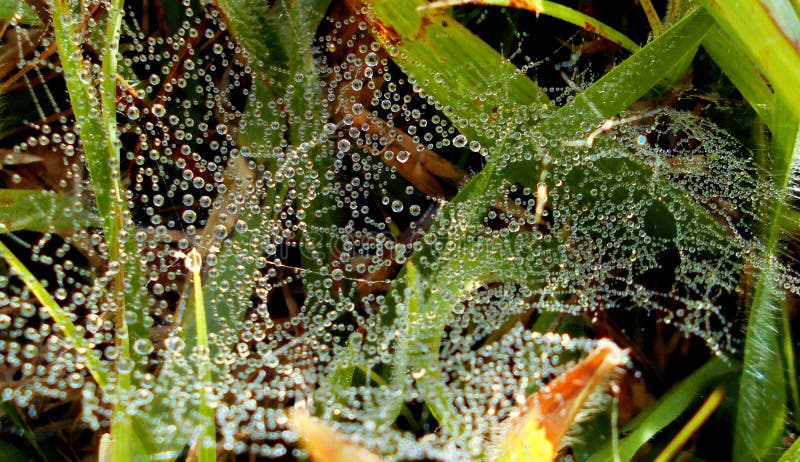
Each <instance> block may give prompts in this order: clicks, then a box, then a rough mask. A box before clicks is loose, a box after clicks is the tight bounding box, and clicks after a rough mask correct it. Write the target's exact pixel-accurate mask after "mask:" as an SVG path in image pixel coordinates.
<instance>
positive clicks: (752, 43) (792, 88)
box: [700, 0, 800, 119]
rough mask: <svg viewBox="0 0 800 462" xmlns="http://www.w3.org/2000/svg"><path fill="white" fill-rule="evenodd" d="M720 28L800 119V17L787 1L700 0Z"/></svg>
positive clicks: (794, 115)
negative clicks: (798, 91) (799, 90)
mask: <svg viewBox="0 0 800 462" xmlns="http://www.w3.org/2000/svg"><path fill="white" fill-rule="evenodd" d="M700 3H701V4H702V5H703V6H704V7H705V8H706V9H707V10H708V11H709V13H710V14H711V15H712V16H713V17H714V20H715V21H716V22H717V23H718V24H719V25H720V28H721V29H722V30H723V31H724V32H725V33H726V34H728V36H729V37H731V39H732V40H733V41H734V42H735V43H737V44H738V48H740V49H741V50H743V51H745V52H746V53H747V55H748V56H749V57H750V59H751V60H752V61H753V62H754V63H756V64H757V65H758V68H759V69H760V71H761V72H762V73H763V74H764V75H765V76H766V78H767V80H769V82H770V84H772V87H773V88H774V90H775V94H776V95H778V97H779V98H781V99H783V100H784V101H785V103H786V108H785V109H786V110H788V111H789V112H790V113H791V114H792V115H793V118H795V119H800V98H797V89H798V88H800V72H797V69H800V45H798V44H800V17H798V15H797V14H796V13H794V10H793V8H792V6H791V5H790V4H789V3H788V2H787V1H786V0H776V1H774V2H759V1H751V0H726V1H714V0H701V1H700Z"/></svg>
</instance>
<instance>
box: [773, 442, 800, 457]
mask: <svg viewBox="0 0 800 462" xmlns="http://www.w3.org/2000/svg"><path fill="white" fill-rule="evenodd" d="M797 460H800V439H798V440H795V442H794V443H792V445H791V446H790V447H789V449H787V450H786V452H784V453H783V455H782V456H781V458H780V460H779V461H778V462H795V461H797Z"/></svg>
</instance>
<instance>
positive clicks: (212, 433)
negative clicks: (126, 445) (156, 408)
mask: <svg viewBox="0 0 800 462" xmlns="http://www.w3.org/2000/svg"><path fill="white" fill-rule="evenodd" d="M185 263H186V269H187V270H189V273H190V274H191V275H192V293H193V295H194V297H193V300H194V312H195V327H196V329H195V333H196V341H197V349H198V356H199V361H198V365H197V375H198V379H199V383H198V387H199V388H200V392H199V395H200V397H199V404H198V407H199V409H200V415H201V416H202V418H203V420H202V421H201V422H200V428H201V430H202V431H201V432H200V435H199V436H198V438H197V442H196V443H195V444H197V446H198V460H199V461H200V462H214V460H216V458H217V448H216V443H215V442H216V417H215V414H214V409H213V408H212V407H211V405H210V404H209V396H208V393H209V392H211V388H212V385H213V382H212V378H211V357H210V356H209V346H208V329H207V327H206V304H205V302H204V301H203V278H202V275H201V274H200V271H201V270H202V268H203V257H201V256H200V252H198V251H197V249H192V250H191V252H189V254H188V255H187V256H186V261H185Z"/></svg>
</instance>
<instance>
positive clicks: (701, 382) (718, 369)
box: [588, 358, 737, 462]
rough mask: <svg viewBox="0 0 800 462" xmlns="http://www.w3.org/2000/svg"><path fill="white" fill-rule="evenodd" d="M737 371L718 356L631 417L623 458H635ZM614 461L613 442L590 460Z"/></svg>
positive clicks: (621, 449) (622, 447)
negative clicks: (707, 393) (654, 438)
mask: <svg viewBox="0 0 800 462" xmlns="http://www.w3.org/2000/svg"><path fill="white" fill-rule="evenodd" d="M735 372H737V368H736V367H731V366H730V365H728V364H726V363H725V362H724V361H723V360H722V359H720V358H715V359H712V360H711V361H709V362H707V363H706V364H705V365H703V366H702V367H701V368H699V369H697V370H696V371H695V372H694V373H692V375H690V376H689V377H688V378H686V379H684V380H683V381H682V382H681V383H679V384H678V385H676V386H674V387H672V389H670V391H669V392H667V393H666V394H665V395H664V396H662V397H661V399H659V400H658V402H657V403H656V404H654V405H652V406H651V407H650V408H649V409H647V410H645V411H644V412H642V413H641V414H639V415H638V416H636V417H635V418H634V419H633V420H631V421H630V422H629V423H628V424H627V425H626V426H625V428H623V429H622V432H623V433H627V436H625V437H624V438H622V439H621V440H620V441H619V457H620V459H622V460H631V459H632V458H633V456H634V455H636V452H637V451H638V450H639V449H640V448H641V447H642V446H644V445H645V444H647V442H648V441H650V439H651V438H653V437H654V436H655V435H656V434H658V432H660V431H661V430H663V429H664V428H665V427H666V426H667V425H669V424H670V423H672V422H674V421H675V419H677V418H678V417H680V416H681V415H682V414H683V413H684V412H685V411H686V409H688V408H689V406H691V405H692V403H693V402H695V401H696V400H697V397H698V396H699V395H700V394H701V393H703V391H704V390H707V389H709V388H711V387H713V386H715V385H716V384H718V383H721V382H722V381H723V380H724V379H726V378H727V377H730V376H732V375H733V374H734V373H735ZM611 460H614V457H613V454H612V448H611V444H609V445H607V446H606V447H605V448H603V449H601V450H600V451H597V452H596V453H595V454H593V455H592V456H591V457H590V458H589V460H588V462H601V461H611Z"/></svg>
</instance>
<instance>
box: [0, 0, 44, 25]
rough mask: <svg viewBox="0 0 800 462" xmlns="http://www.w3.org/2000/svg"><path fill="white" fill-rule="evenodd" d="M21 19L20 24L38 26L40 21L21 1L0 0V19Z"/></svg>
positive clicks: (31, 9)
mask: <svg viewBox="0 0 800 462" xmlns="http://www.w3.org/2000/svg"><path fill="white" fill-rule="evenodd" d="M15 16H16V17H18V18H22V21H21V22H22V24H31V25H34V26H40V25H41V24H42V20H41V19H39V16H38V15H37V14H36V12H35V11H33V8H31V7H30V5H28V4H27V3H26V2H24V1H22V0H0V19H11V18H13V17H15Z"/></svg>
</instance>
